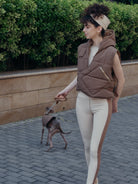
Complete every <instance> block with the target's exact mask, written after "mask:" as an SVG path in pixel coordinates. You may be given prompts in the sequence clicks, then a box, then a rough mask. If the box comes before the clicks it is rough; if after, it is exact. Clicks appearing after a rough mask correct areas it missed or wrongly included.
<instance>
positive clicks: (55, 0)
mask: <svg viewBox="0 0 138 184" xmlns="http://www.w3.org/2000/svg"><path fill="white" fill-rule="evenodd" d="M94 2H96V0H92V1H87V0H85V1H83V0H82V1H81V0H66V1H64V0H50V1H49V0H0V70H1V71H4V70H16V69H28V68H38V67H49V66H65V65H73V64H76V62H77V55H76V52H77V47H78V45H79V44H80V43H82V42H84V41H85V38H84V35H83V33H82V27H83V26H82V25H81V24H80V21H79V16H80V13H81V12H82V11H83V9H84V8H85V7H87V6H88V5H89V4H92V3H94ZM103 3H104V4H106V5H107V6H109V8H110V9H111V14H110V15H109V18H110V19H111V22H112V23H111V25H110V27H109V28H111V29H114V30H115V32H116V37H117V47H118V48H119V50H120V51H121V54H122V59H133V58H137V57H138V55H137V50H138V48H137V47H138V43H137V34H136V33H137V28H138V27H137V21H138V5H137V4H135V5H125V4H117V3H111V2H109V1H105V2H103Z"/></svg>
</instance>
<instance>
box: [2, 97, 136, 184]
mask: <svg viewBox="0 0 138 184" xmlns="http://www.w3.org/2000/svg"><path fill="white" fill-rule="evenodd" d="M56 116H57V117H58V118H59V119H60V121H61V127H62V129H63V130H64V131H70V130H72V133H71V134H69V135H65V137H66V139H67V141H68V148H67V150H64V149H63V147H64V142H63V140H62V138H61V137H60V135H58V134H57V135H55V136H54V137H53V143H54V148H53V149H52V150H51V151H50V152H45V151H46V149H47V147H46V146H45V144H44V143H45V141H46V135H47V130H46V131H45V136H44V143H43V144H42V145H40V137H41V128H42V125H41V118H40V117H39V118H34V119H29V120H26V121H20V122H16V123H9V124H6V125H0V184H85V180H86V174H87V166H86V163H85V158H84V153H83V144H82V139H81V136H80V132H79V128H78V124H77V121H76V115H75V110H69V111H66V112H60V113H57V114H56ZM137 183H138V95H135V96H130V97H125V98H122V99H120V101H119V113H116V114H113V116H112V120H111V123H110V125H109V128H108V132H107V135H106V138H105V141H104V145H103V149H102V160H101V168H100V172H99V184H137Z"/></svg>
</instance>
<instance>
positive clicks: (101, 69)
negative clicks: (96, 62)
mask: <svg viewBox="0 0 138 184" xmlns="http://www.w3.org/2000/svg"><path fill="white" fill-rule="evenodd" d="M99 69H100V71H101V72H102V73H103V75H104V76H105V78H106V79H107V80H108V81H111V79H110V78H109V77H108V75H107V74H106V73H105V71H104V70H103V68H102V67H101V66H99Z"/></svg>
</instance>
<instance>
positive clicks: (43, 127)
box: [41, 127, 44, 144]
mask: <svg viewBox="0 0 138 184" xmlns="http://www.w3.org/2000/svg"><path fill="white" fill-rule="evenodd" d="M43 134H44V127H43V128H42V135H41V144H42V142H43Z"/></svg>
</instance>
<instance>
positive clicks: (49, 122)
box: [41, 108, 71, 152]
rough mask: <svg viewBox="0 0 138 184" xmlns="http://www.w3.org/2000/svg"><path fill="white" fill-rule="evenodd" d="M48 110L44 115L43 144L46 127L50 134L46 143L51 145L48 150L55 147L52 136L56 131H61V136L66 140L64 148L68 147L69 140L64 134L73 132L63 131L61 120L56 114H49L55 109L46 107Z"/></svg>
mask: <svg viewBox="0 0 138 184" xmlns="http://www.w3.org/2000/svg"><path fill="white" fill-rule="evenodd" d="M46 109H47V110H48V111H46V112H45V114H44V115H43V116H42V135H41V144H42V142H43V134H44V127H46V128H47V129H48V136H47V142H46V145H47V146H48V145H49V144H50V146H49V148H48V150H47V152H48V151H49V150H51V149H52V148H53V143H52V137H53V135H55V134H56V133H60V135H61V137H62V138H63V140H64V142H65V147H64V149H66V148H67V144H68V143H67V141H66V139H65V137H64V135H63V134H70V133H71V132H63V130H62V129H61V126H60V122H59V121H58V120H57V119H56V117H55V116H52V115H49V114H50V113H53V110H52V109H51V108H46Z"/></svg>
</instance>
